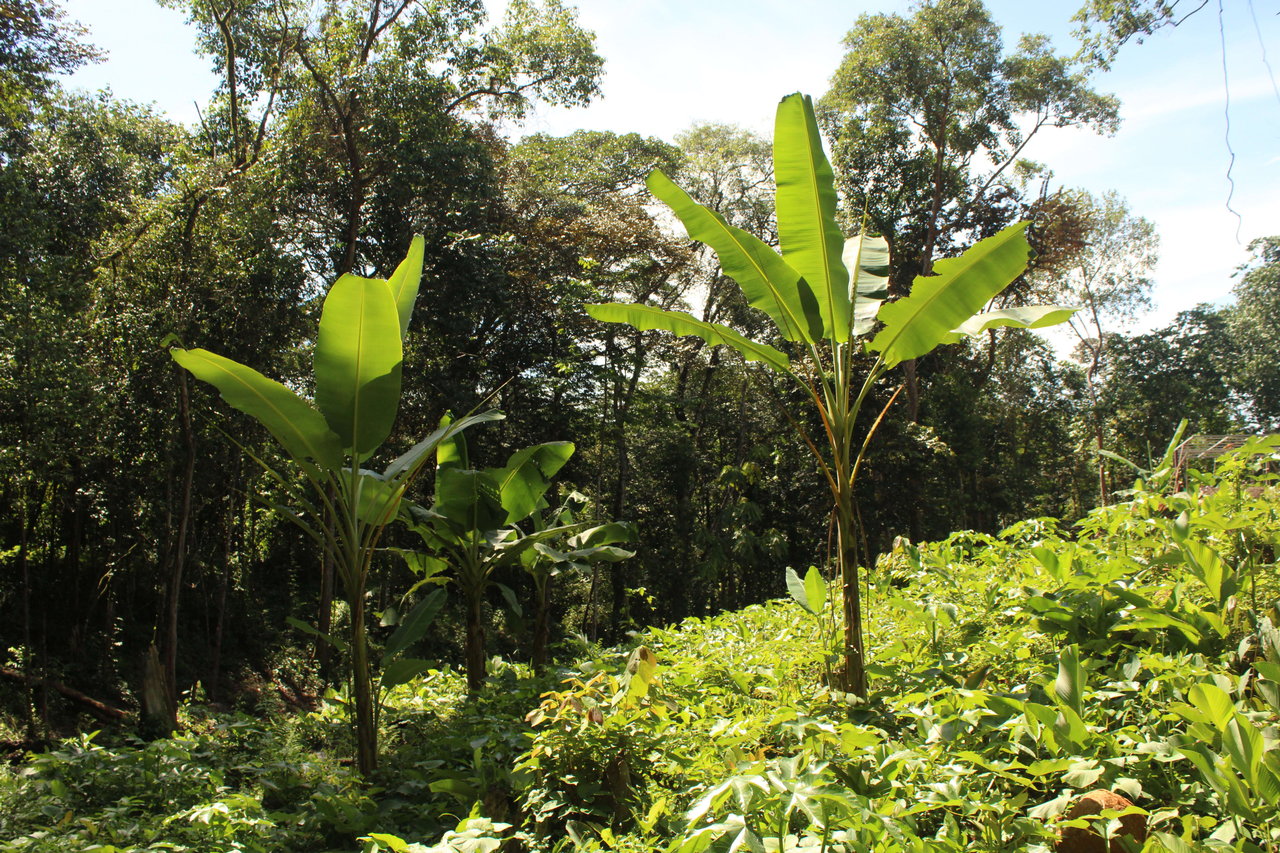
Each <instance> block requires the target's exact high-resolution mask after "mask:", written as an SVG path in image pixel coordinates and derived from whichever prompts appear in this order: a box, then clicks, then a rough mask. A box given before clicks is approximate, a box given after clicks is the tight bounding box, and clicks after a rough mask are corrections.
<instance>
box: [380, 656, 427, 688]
mask: <svg viewBox="0 0 1280 853" xmlns="http://www.w3.org/2000/svg"><path fill="white" fill-rule="evenodd" d="M430 668H431V662H430V661H425V660H419V659H418V658H396V659H395V660H393V661H391V662H390V663H389V664H387V665H386V666H384V667H383V668H382V689H383V690H390V689H391V688H392V687H398V686H399V685H401V684H408V683H409V682H410V681H413V679H415V678H417V677H418V676H419V675H421V674H422V673H424V672H426V671H427V670H428V669H430Z"/></svg>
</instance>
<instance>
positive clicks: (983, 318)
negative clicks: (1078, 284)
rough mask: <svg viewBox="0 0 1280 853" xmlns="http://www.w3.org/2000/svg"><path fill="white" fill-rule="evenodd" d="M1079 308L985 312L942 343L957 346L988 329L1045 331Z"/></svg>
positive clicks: (1018, 309) (1052, 307)
mask: <svg viewBox="0 0 1280 853" xmlns="http://www.w3.org/2000/svg"><path fill="white" fill-rule="evenodd" d="M1079 310H1080V309H1079V308H1078V307H1075V308H1073V307H1069V306H1065V305H1028V306H1026V307H1023V308H1001V309H999V310H997V311H984V312H982V313H981V314H975V315H973V316H972V317H970V318H969V319H968V320H965V321H964V322H963V323H961V324H960V325H959V326H957V327H956V328H954V329H952V330H951V332H950V333H949V335H948V336H947V337H946V338H945V339H944V340H943V341H942V342H943V343H945V344H955V343H959V342H960V341H962V340H964V339H965V338H966V337H971V338H974V337H977V336H978V335H981V334H982V333H983V332H985V331H987V330H988V329H998V328H1001V327H1004V326H1011V327H1013V328H1017V329H1043V328H1046V327H1048V326H1056V325H1058V324H1059V323H1065V322H1067V320H1069V319H1071V315H1072V314H1074V313H1076V312H1077V311H1079Z"/></svg>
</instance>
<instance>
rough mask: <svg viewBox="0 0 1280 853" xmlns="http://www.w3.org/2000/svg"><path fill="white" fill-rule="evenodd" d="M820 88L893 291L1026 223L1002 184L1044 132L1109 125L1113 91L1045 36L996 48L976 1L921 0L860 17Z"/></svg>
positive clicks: (997, 39)
mask: <svg viewBox="0 0 1280 853" xmlns="http://www.w3.org/2000/svg"><path fill="white" fill-rule="evenodd" d="M844 44H845V47H846V48H847V52H846V54H845V57H844V60H843V61H842V62H841V64H840V67H839V68H838V69H837V70H836V73H835V75H834V76H833V77H832V80H831V88H830V90H829V91H828V92H827V94H826V95H825V96H824V97H823V99H822V103H821V107H822V114H823V124H824V126H825V129H826V130H827V132H828V134H830V136H831V138H832V140H833V148H832V161H833V165H834V166H835V169H836V175H837V183H838V187H839V189H840V190H841V193H842V195H843V197H844V202H845V217H846V220H847V221H848V222H849V223H851V224H856V223H857V222H859V221H860V219H861V218H862V217H863V216H864V215H865V216H866V218H867V221H868V224H869V227H870V228H871V230H872V231H873V232H874V233H878V234H881V235H883V236H884V237H886V238H887V239H888V240H889V244H890V247H891V249H892V252H893V261H894V270H895V272H894V277H893V281H892V282H891V290H892V292H895V293H904V292H906V290H907V288H908V287H909V285H910V283H911V281H912V280H913V279H914V277H915V276H916V275H930V274H931V272H932V270H933V263H934V259H935V258H936V257H938V256H940V255H942V254H952V253H954V252H956V251H959V250H960V249H963V248H964V247H965V246H967V245H969V244H970V243H972V242H974V241H976V240H978V239H982V238H984V237H988V236H991V235H992V234H994V233H995V232H996V231H998V230H999V229H1000V228H1002V227H1004V226H1007V225H1009V224H1010V223H1012V222H1014V221H1016V220H1018V219H1020V218H1023V217H1024V215H1025V213H1024V211H1023V209H1022V208H1023V207H1025V204H1024V200H1023V199H1022V198H1021V197H1020V193H1019V190H1018V187H1017V185H1016V184H1015V183H1014V182H1013V181H1011V180H1009V175H1010V169H1011V167H1012V166H1014V164H1015V163H1017V162H1018V160H1019V158H1020V157H1021V156H1022V152H1023V151H1024V149H1025V148H1026V146H1027V145H1028V143H1030V141H1031V140H1032V139H1033V138H1035V137H1036V136H1038V135H1039V134H1040V133H1042V132H1043V131H1044V130H1045V129H1047V128H1065V127H1086V128H1092V129H1094V130H1097V131H1099V132H1111V131H1113V130H1114V129H1115V127H1116V124H1117V118H1116V110H1117V106H1118V104H1117V101H1116V99H1115V98H1113V97H1110V96H1107V95H1101V94H1099V93H1098V92H1096V91H1094V90H1093V89H1092V88H1090V86H1089V80H1088V77H1087V75H1086V74H1085V73H1084V71H1082V70H1081V69H1080V67H1079V66H1078V64H1077V63H1075V62H1074V61H1073V60H1071V59H1070V58H1067V57H1063V56H1059V55H1056V54H1055V53H1054V52H1053V49H1052V46H1051V45H1050V43H1049V41H1048V39H1047V38H1046V37H1045V36H1042V35H1026V36H1022V37H1021V38H1020V39H1019V41H1018V47H1017V49H1016V50H1014V51H1012V52H1008V53H1006V52H1005V50H1004V46H1003V40H1002V34H1001V31H1000V27H999V26H998V25H997V24H996V23H995V22H994V21H992V20H991V16H990V14H989V13H988V11H987V9H986V7H985V6H984V5H983V3H982V2H981V0H923V2H917V3H915V4H914V5H913V6H912V7H911V11H910V14H909V15H907V16H902V15H897V14H866V15H862V16H860V17H859V18H858V20H857V23H856V24H855V25H854V27H853V29H851V30H850V31H849V34H848V35H847V36H846V37H845V40H844ZM903 368H904V371H905V374H906V395H907V406H908V414H909V416H910V417H911V419H912V420H916V419H917V418H918V417H919V405H920V404H919V385H918V380H917V378H916V365H915V361H914V360H910V361H908V362H907V363H906V364H904V365H903Z"/></svg>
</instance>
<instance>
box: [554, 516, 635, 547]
mask: <svg viewBox="0 0 1280 853" xmlns="http://www.w3.org/2000/svg"><path fill="white" fill-rule="evenodd" d="M638 535H639V534H638V533H637V531H636V526H635V524H633V523H632V522H630V521H610V522H608V523H607V524H601V525H598V526H596V527H591V528H588V529H586V530H583V531H582V532H581V533H577V534H574V535H573V536H571V537H570V538H569V541H568V543H567V544H568V546H569V547H570V548H571V549H579V548H592V547H595V546H597V545H612V544H614V543H616V542H632V541H634V540H635V538H636V536H638Z"/></svg>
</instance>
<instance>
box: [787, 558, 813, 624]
mask: <svg viewBox="0 0 1280 853" xmlns="http://www.w3.org/2000/svg"><path fill="white" fill-rule="evenodd" d="M787 592H789V593H791V598H792V599H793V600H794V601H795V603H796V604H799V605H800V606H801V607H803V608H804V609H805V610H806V611H808V612H809V613H812V614H813V615H814V616H817V615H818V611H817V610H815V609H814V608H813V606H812V605H810V604H809V590H808V589H806V588H805V584H804V581H802V580H801V579H800V576H799V575H798V574H796V570H795V569H793V568H791V567H790V566H787Z"/></svg>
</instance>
